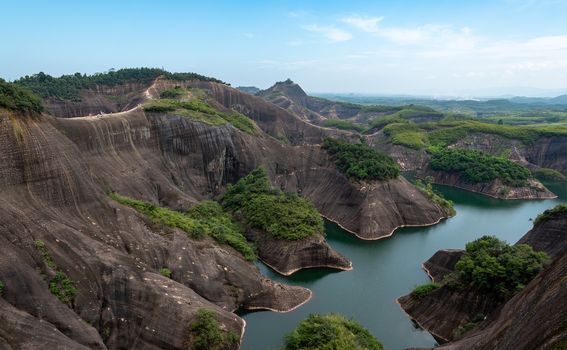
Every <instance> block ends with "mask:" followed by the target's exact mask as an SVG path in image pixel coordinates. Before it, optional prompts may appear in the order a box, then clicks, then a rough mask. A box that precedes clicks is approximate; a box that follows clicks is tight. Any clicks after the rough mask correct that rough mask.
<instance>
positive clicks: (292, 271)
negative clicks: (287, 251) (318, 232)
mask: <svg viewBox="0 0 567 350" xmlns="http://www.w3.org/2000/svg"><path fill="white" fill-rule="evenodd" d="M258 259H259V260H260V261H262V263H263V264H264V265H266V266H268V267H269V268H270V269H272V270H274V271H276V272H277V273H279V274H280V275H282V276H291V275H292V274H294V273H296V272H297V271H299V270H303V269H314V268H321V267H326V268H330V269H336V270H341V271H351V270H352V269H353V267H352V261H350V260H349V263H350V264H349V266H348V267H347V268H344V267H342V266H333V265H312V266H302V267H299V268H296V269H293V270H288V272H283V271H280V270H278V269H277V268H275V267H273V266H272V265H270V264H268V263H267V262H266V261H265V260H264V259H262V258H258Z"/></svg>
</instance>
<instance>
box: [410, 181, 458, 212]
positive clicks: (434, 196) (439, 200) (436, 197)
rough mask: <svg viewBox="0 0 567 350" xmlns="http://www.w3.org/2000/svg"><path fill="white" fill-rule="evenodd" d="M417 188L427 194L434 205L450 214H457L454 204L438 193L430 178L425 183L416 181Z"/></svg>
mask: <svg viewBox="0 0 567 350" xmlns="http://www.w3.org/2000/svg"><path fill="white" fill-rule="evenodd" d="M415 187H417V188H418V189H420V190H421V192H423V193H425V194H426V195H427V197H429V199H431V201H432V202H433V203H435V204H438V205H440V206H442V207H444V208H447V209H449V212H450V214H451V215H455V213H456V212H455V207H454V206H453V202H451V201H450V200H447V199H445V198H444V197H443V196H442V195H441V194H440V193H438V192H436V191H435V190H434V189H433V185H432V179H431V178H430V177H427V178H426V179H425V181H422V180H420V179H418V180H416V181H415Z"/></svg>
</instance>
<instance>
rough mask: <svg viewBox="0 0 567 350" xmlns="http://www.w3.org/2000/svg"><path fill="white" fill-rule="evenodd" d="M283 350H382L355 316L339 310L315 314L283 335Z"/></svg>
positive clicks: (380, 345)
mask: <svg viewBox="0 0 567 350" xmlns="http://www.w3.org/2000/svg"><path fill="white" fill-rule="evenodd" d="M283 349H284V350H327V349H328V350H331V349H345V350H382V349H383V347H382V344H380V342H379V341H378V340H377V339H376V338H375V337H374V336H373V335H372V334H371V333H370V332H369V331H368V330H367V329H366V328H364V327H362V326H361V325H360V324H358V323H357V322H356V321H354V320H347V319H346V318H344V317H343V316H341V315H338V314H329V315H314V314H311V315H309V317H308V318H307V319H305V320H303V321H301V322H300V323H299V325H298V326H297V328H295V330H293V331H292V332H291V333H289V334H288V335H287V336H286V337H285V345H284V348H283Z"/></svg>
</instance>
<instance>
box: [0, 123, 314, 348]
mask: <svg viewBox="0 0 567 350" xmlns="http://www.w3.org/2000/svg"><path fill="white" fill-rule="evenodd" d="M136 117H144V116H143V114H141V113H139V112H138V113H134V114H133V116H132V118H133V119H134V120H136ZM144 118H145V117H144ZM1 123H2V125H1V126H2V127H1V128H0V132H1V137H0V140H1V142H0V148H1V152H0V154H1V156H0V157H1V161H0V164H1V167H0V174H1V175H2V176H0V179H1V180H0V191H1V193H2V203H1V205H0V232H1V235H0V240H1V241H2V242H1V244H2V247H3V248H2V257H1V258H0V279H1V280H2V282H3V283H4V284H5V285H6V288H5V292H4V296H3V301H2V305H1V307H2V309H3V311H5V312H3V313H2V322H0V332H1V333H0V334H2V339H3V340H2V341H3V342H4V344H5V345H6V347H11V348H22V347H34V346H35V345H37V344H39V342H40V343H41V344H42V346H43V347H48V348H57V347H59V346H61V345H65V344H67V345H69V348H82V347H87V348H100V349H102V348H106V347H109V348H172V349H177V348H179V349H181V348H184V347H186V343H187V341H188V336H189V327H190V324H191V322H192V321H193V320H194V318H195V315H196V312H197V311H198V310H199V309H200V308H207V309H210V310H213V311H214V313H215V314H216V317H217V318H218V319H219V321H220V323H221V325H222V327H224V329H226V330H234V331H236V332H237V334H240V333H241V332H242V331H243V327H244V322H243V321H242V320H241V319H240V318H238V317H237V316H235V315H234V314H232V313H230V311H233V310H235V309H236V308H240V307H243V308H251V309H258V308H266V309H271V310H279V311H286V310H289V309H291V308H294V307H297V306H298V305H300V304H301V303H303V302H305V301H306V300H307V299H308V298H309V297H310V292H309V291H308V290H306V289H304V288H301V287H289V286H284V285H281V284H279V283H275V282H273V281H270V280H268V279H265V278H264V277H262V275H261V274H260V272H259V271H258V270H257V268H256V267H255V266H254V265H252V264H251V263H248V262H246V261H245V260H244V259H243V258H242V257H240V256H239V254H238V253H236V252H235V251H234V250H232V249H231V248H229V247H227V246H219V245H218V244H216V243H215V242H213V241H212V240H210V239H204V240H201V241H194V240H191V239H189V238H188V237H187V235H186V234H185V233H182V232H179V231H177V230H164V229H162V228H159V227H153V226H152V225H148V224H147V222H146V221H145V218H143V217H141V216H140V215H139V214H137V213H136V212H134V211H133V210H132V209H129V208H127V207H123V206H120V205H117V204H116V203H114V202H112V201H111V200H110V199H109V198H108V197H107V196H106V195H105V191H106V190H108V189H109V188H115V189H116V190H121V191H125V192H127V193H129V194H131V195H137V196H139V197H142V198H146V199H151V200H154V201H156V202H160V201H161V202H163V201H167V200H168V199H171V202H172V203H173V205H177V206H179V207H183V206H185V205H187V204H188V203H190V202H192V201H195V200H196V198H197V197H196V196H197V195H200V196H202V194H200V191H196V192H195V193H196V194H195V196H193V195H191V191H187V192H183V191H181V190H179V189H177V191H174V190H173V188H176V186H177V185H175V181H176V180H175V178H174V176H172V173H173V172H169V173H168V172H167V171H166V170H165V169H164V168H166V169H168V167H169V166H171V167H172V168H173V167H175V165H172V164H167V163H168V162H167V160H166V159H164V158H162V157H160V156H159V154H160V153H161V151H160V149H161V147H164V148H166V147H167V145H165V144H164V145H162V144H158V143H155V141H156V139H155V138H154V139H153V140H152V137H150V135H152V132H151V131H150V128H149V124H148V123H147V120H146V122H145V123H142V124H143V125H140V124H136V123H135V122H133V123H132V124H130V123H128V121H126V120H125V119H123V120H114V119H112V118H108V120H104V119H103V120H99V119H88V120H78V119H74V120H60V119H57V120H56V119H51V118H45V117H44V118H39V119H37V120H32V119H27V120H24V119H20V120H18V119H15V120H12V119H9V118H2V121H1ZM57 127H58V128H59V129H58V128H57ZM113 127H117V128H118V129H113ZM154 131H155V130H154ZM153 135H154V137H155V136H156V135H159V133H153ZM156 151H157V152H156ZM203 154H206V153H202V154H200V156H201V157H202V156H203ZM200 163H201V166H202V159H200ZM169 169H171V168H169ZM168 175H169V176H171V177H169V178H168V177H167V176H168ZM203 177H204V176H203ZM202 180H203V179H202ZM212 183H214V181H212ZM159 184H162V185H163V187H161V188H160V186H159ZM182 184H183V183H182V182H180V183H179V185H182ZM197 188H199V189H200V187H197ZM208 188H211V187H210V186H204V187H203V191H204V192H206V191H207V189H208ZM37 240H41V241H42V242H44V244H45V247H46V248H45V249H46V251H47V252H48V254H49V255H50V256H52V259H53V262H54V264H56V266H57V271H61V272H64V273H65V274H66V275H67V276H69V278H70V279H71V280H72V281H74V283H75V286H76V287H77V289H78V295H77V296H76V298H75V299H74V300H73V302H72V304H71V307H67V306H66V305H64V304H63V303H62V302H60V301H59V300H58V299H57V298H56V297H55V296H54V295H53V294H52V293H51V292H50V287H49V285H48V283H47V281H46V280H47V279H50V278H51V277H52V276H53V275H54V274H55V272H56V270H55V268H54V267H52V266H51V264H49V263H48V262H47V261H46V258H45V256H42V254H41V253H40V252H39V251H38V249H37V247H36V244H35V242H36V241H37ZM162 267H169V268H170V269H171V270H172V271H173V279H167V278H165V277H163V276H161V275H160V274H158V273H157V271H158V270H159V269H160V268H162ZM8 304H9V305H8ZM24 325H27V326H29V327H33V328H31V329H26V328H20V327H24ZM26 332H29V333H34V334H38V337H25V335H26ZM29 333H28V334H29ZM20 336H21V337H20Z"/></svg>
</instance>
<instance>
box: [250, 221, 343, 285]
mask: <svg viewBox="0 0 567 350" xmlns="http://www.w3.org/2000/svg"><path fill="white" fill-rule="evenodd" d="M246 238H248V239H249V240H250V241H252V242H254V244H255V245H256V248H257V249H258V255H259V256H260V259H262V261H263V262H264V263H265V264H266V265H268V266H270V267H271V268H272V269H274V270H275V271H276V272H278V273H280V274H282V275H285V276H288V275H291V274H292V273H294V272H296V271H298V270H300V269H305V268H313V267H328V268H334V269H339V270H350V269H352V262H350V260H348V259H347V258H345V257H344V256H342V255H341V254H339V253H337V252H336V251H334V250H333V249H332V248H331V247H330V246H329V245H328V244H327V242H325V239H324V237H323V236H322V235H319V234H315V235H313V236H310V237H307V238H305V239H302V240H298V241H289V240H286V239H281V238H276V237H274V236H272V235H271V234H269V233H267V232H263V231H260V230H257V229H249V230H247V232H246Z"/></svg>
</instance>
